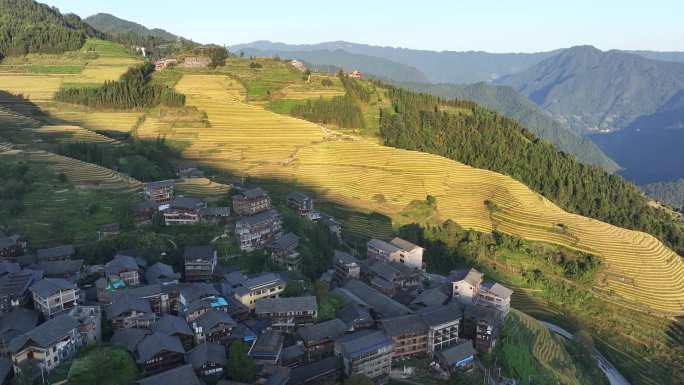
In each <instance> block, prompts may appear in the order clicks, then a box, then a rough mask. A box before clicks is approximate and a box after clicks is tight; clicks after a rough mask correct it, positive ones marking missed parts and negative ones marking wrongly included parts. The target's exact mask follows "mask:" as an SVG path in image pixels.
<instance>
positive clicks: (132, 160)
mask: <svg viewBox="0 0 684 385" xmlns="http://www.w3.org/2000/svg"><path fill="white" fill-rule="evenodd" d="M57 153H58V154H60V155H64V156H68V157H70V158H75V159H79V160H82V161H84V162H88V163H95V164H98V165H100V166H103V167H107V168H109V169H113V170H118V171H120V172H122V173H124V174H126V175H130V176H131V177H133V178H135V179H138V180H141V181H143V182H149V181H154V180H161V179H168V178H174V177H175V174H176V169H175V166H174V165H173V163H172V161H173V159H176V158H178V157H179V156H180V155H179V154H178V152H177V151H176V150H174V149H173V148H172V147H170V146H169V145H168V144H167V143H166V141H165V140H164V139H163V138H160V139H157V140H142V139H133V140H131V141H130V142H127V144H126V145H125V146H117V147H114V146H109V145H102V144H97V143H85V142H74V143H66V144H62V145H61V146H60V147H59V148H58V149H57Z"/></svg>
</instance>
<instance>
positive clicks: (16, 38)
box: [0, 0, 102, 59]
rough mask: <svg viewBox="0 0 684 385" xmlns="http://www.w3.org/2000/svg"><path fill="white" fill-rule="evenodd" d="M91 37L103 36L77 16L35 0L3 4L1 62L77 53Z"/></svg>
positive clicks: (0, 5) (7, 0) (5, 0)
mask: <svg viewBox="0 0 684 385" xmlns="http://www.w3.org/2000/svg"><path fill="white" fill-rule="evenodd" d="M88 37H102V34H101V33H100V32H98V31H97V30H95V29H94V28H93V27H91V26H90V25H88V24H86V23H84V22H83V21H82V20H81V19H80V18H79V17H78V16H76V15H71V14H70V15H62V14H61V13H59V10H57V9H56V8H51V7H49V6H47V5H45V4H40V3H37V2H35V1H32V0H0V59H2V58H3V57H4V56H13V55H24V54H27V53H35V52H40V53H61V52H64V51H72V50H77V49H79V48H81V47H82V46H83V43H85V40H86V38H88Z"/></svg>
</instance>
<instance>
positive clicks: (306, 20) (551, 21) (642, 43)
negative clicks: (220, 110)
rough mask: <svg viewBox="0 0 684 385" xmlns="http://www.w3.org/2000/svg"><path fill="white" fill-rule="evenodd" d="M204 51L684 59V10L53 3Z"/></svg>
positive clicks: (461, 3) (526, 3) (281, 2)
mask: <svg viewBox="0 0 684 385" xmlns="http://www.w3.org/2000/svg"><path fill="white" fill-rule="evenodd" d="M45 2H46V3H47V4H49V5H52V6H56V7H58V8H59V9H60V10H61V11H62V12H73V13H76V14H78V15H79V16H82V17H86V16H90V15H92V14H95V13H98V12H105V13H111V14H113V15H115V16H117V17H120V18H123V19H126V20H130V21H134V22H137V23H140V24H143V25H145V26H146V27H149V28H154V27H157V28H163V29H166V30H167V31H169V32H172V33H175V34H178V35H182V36H184V37H187V38H190V39H192V40H195V41H198V42H201V43H216V44H228V45H232V44H238V43H248V42H252V41H255V40H271V41H280V42H285V43H293V44H295V43H296V44H302V43H319V42H324V41H333V40H345V41H351V42H356V43H365V44H373V45H383V46H394V47H406V48H416V49H429V50H438V51H441V50H451V51H468V50H479V51H489V52H534V51H547V50H552V49H556V48H562V47H569V46H573V45H580V44H590V45H594V46H596V47H598V48H600V49H604V50H605V49H626V50H636V49H644V50H656V51H684V19H682V15H684V1H683V0H651V1H644V0H641V1H634V0H621V1H617V0H574V1H569V0H562V1H558V0H544V1H542V0H498V1H497V0H467V1H466V0H442V1H439V0H422V1H421V0H419V1H415V0H414V1H402V0H394V1H387V0H379V1H378V0H364V1H360V0H346V1H345V0H343V1H339V0H338V1H330V0H328V1H325V0H318V1H309V0H299V1H297V0H291V1H287V0H260V1H254V0H252V1H250V0H240V1H233V0H192V1H188V0H182V1H179V0H162V1H145V0H135V1H133V0H108V1H104V0H47V1H45Z"/></svg>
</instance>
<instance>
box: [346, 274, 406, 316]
mask: <svg viewBox="0 0 684 385" xmlns="http://www.w3.org/2000/svg"><path fill="white" fill-rule="evenodd" d="M344 289H345V290H347V291H348V292H350V293H351V294H353V296H355V297H356V298H357V299H359V300H361V301H362V302H361V303H366V304H368V305H369V306H370V307H371V308H373V310H375V311H376V312H377V313H378V314H380V315H381V316H382V317H385V318H386V317H396V316H400V315H404V314H410V313H411V310H410V309H409V308H407V307H406V306H404V305H402V304H400V303H399V302H397V301H395V300H393V299H392V298H390V297H388V296H386V295H384V294H382V293H380V292H379V291H377V290H375V289H373V288H372V287H370V286H368V285H366V284H365V283H363V282H361V281H358V280H355V279H353V280H350V281H349V282H347V283H346V284H345V285H344ZM357 302H358V301H357Z"/></svg>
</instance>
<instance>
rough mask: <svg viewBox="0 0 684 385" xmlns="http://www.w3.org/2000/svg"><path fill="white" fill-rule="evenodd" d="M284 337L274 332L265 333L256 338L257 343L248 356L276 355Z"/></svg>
mask: <svg viewBox="0 0 684 385" xmlns="http://www.w3.org/2000/svg"><path fill="white" fill-rule="evenodd" d="M284 340H285V337H283V335H282V334H280V333H278V332H275V331H271V330H269V331H266V332H264V333H262V334H261V335H260V336H259V337H257V342H256V343H255V344H254V346H253V347H252V350H251V352H250V354H252V355H264V354H273V355H276V354H278V353H279V352H280V351H281V350H282V348H283V341H284Z"/></svg>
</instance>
